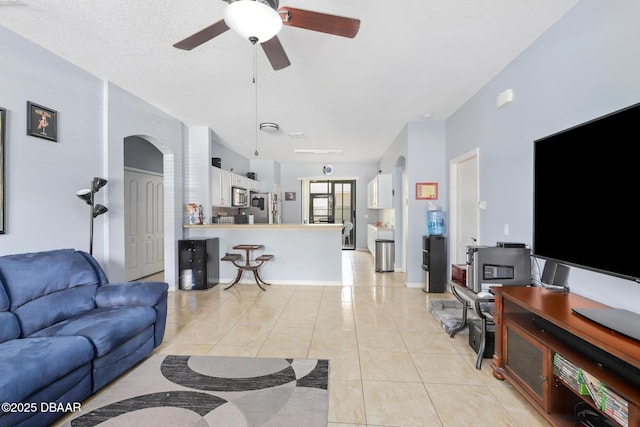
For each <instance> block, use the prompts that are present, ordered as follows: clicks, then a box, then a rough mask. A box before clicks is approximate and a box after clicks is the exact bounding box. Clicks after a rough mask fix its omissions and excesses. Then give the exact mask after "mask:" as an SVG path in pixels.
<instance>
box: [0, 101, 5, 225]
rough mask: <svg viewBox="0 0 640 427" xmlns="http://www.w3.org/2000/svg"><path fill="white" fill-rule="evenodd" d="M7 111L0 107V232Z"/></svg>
mask: <svg viewBox="0 0 640 427" xmlns="http://www.w3.org/2000/svg"><path fill="white" fill-rule="evenodd" d="M6 117H7V111H6V110H5V109H4V108H0V234H4V233H6V229H5V220H4V219H5V218H4V217H5V209H4V135H5V131H4V128H5V127H6V122H5V121H6Z"/></svg>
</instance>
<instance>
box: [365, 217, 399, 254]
mask: <svg viewBox="0 0 640 427" xmlns="http://www.w3.org/2000/svg"><path fill="white" fill-rule="evenodd" d="M378 239H385V240H393V228H391V227H376V226H375V225H373V224H367V249H369V252H371V254H372V255H373V256H374V257H375V256H376V240H378Z"/></svg>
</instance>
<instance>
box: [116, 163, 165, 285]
mask: <svg viewBox="0 0 640 427" xmlns="http://www.w3.org/2000/svg"><path fill="white" fill-rule="evenodd" d="M124 177H125V225H124V228H125V236H126V247H125V277H126V280H135V279H139V278H140V277H145V276H149V275H151V274H154V273H158V272H160V271H162V270H163V269H164V209H163V205H164V188H163V177H162V175H158V174H153V173H149V172H143V171H138V170H130V169H125V172H124Z"/></svg>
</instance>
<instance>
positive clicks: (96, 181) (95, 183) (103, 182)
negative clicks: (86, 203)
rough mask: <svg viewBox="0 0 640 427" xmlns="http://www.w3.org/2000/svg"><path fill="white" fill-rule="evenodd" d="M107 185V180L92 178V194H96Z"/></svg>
mask: <svg viewBox="0 0 640 427" xmlns="http://www.w3.org/2000/svg"><path fill="white" fill-rule="evenodd" d="M105 185H107V180H106V179H104V178H98V177H95V178H93V192H94V193H97V192H98V190H100V189H101V188H102V187H104V186H105Z"/></svg>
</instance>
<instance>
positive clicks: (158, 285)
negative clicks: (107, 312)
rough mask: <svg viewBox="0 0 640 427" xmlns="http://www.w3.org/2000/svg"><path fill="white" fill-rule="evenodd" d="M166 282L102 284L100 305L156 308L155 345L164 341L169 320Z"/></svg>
mask: <svg viewBox="0 0 640 427" xmlns="http://www.w3.org/2000/svg"><path fill="white" fill-rule="evenodd" d="M168 289H169V285H168V284H167V283H164V282H125V283H109V284H107V285H102V286H100V287H99V288H98V291H97V292H96V305H97V306H98V307H122V306H132V305H138V306H145V307H153V308H154V309H155V310H156V322H155V324H154V334H153V335H154V347H158V346H159V345H160V344H161V343H162V339H163V337H164V331H165V328H166V322H167V291H168Z"/></svg>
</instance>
